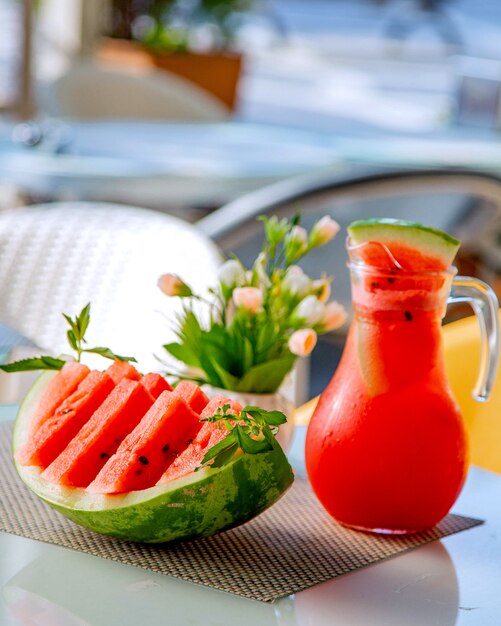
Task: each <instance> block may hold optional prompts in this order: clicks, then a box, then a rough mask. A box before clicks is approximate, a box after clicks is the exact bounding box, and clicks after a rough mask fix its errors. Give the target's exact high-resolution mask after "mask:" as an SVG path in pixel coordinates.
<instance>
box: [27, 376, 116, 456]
mask: <svg viewBox="0 0 501 626" xmlns="http://www.w3.org/2000/svg"><path fill="white" fill-rule="evenodd" d="M114 386H115V385H114V383H113V380H112V379H111V378H110V376H108V374H107V373H106V372H97V371H92V372H91V373H90V374H89V375H88V376H86V377H85V378H84V379H83V381H82V382H81V383H80V384H79V385H78V387H77V389H76V391H74V392H73V393H72V394H71V395H70V396H68V397H67V398H66V400H64V402H62V403H61V404H60V405H59V407H58V408H57V409H56V411H55V412H54V414H53V415H52V416H51V417H49V418H48V419H46V420H45V421H44V423H43V424H42V425H41V426H40V428H38V430H36V431H35V432H34V433H33V436H32V437H31V438H30V439H29V440H28V441H27V442H26V443H25V445H24V446H23V447H22V448H21V449H20V450H19V453H18V460H19V462H20V463H22V464H23V465H38V466H40V467H43V468H45V467H47V466H48V465H49V464H50V463H52V461H53V460H54V459H55V458H56V457H57V456H58V455H59V454H60V453H61V452H62V451H63V450H64V448H65V447H66V446H67V445H68V443H69V442H70V441H71V439H73V437H74V436H75V435H76V434H77V432H78V431H79V430H80V428H82V426H83V425H84V424H85V423H86V422H87V420H88V419H89V418H90V416H91V415H92V414H93V413H94V411H95V410H96V409H97V408H98V407H99V406H100V404H101V403H102V402H103V401H104V399H105V398H106V396H107V395H108V394H109V393H110V392H111V390H112V389H113V387H114Z"/></svg>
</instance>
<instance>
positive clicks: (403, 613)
mask: <svg viewBox="0 0 501 626" xmlns="http://www.w3.org/2000/svg"><path fill="white" fill-rule="evenodd" d="M15 412H16V407H15V406H5V405H4V406H0V420H2V421H4V420H10V419H12V418H13V417H14V415H15ZM303 441H304V428H299V429H298V432H297V433H296V438H295V442H294V445H293V448H292V450H291V453H290V457H291V461H292V463H293V465H294V466H295V467H296V468H297V471H298V472H299V473H303V471H304V469H303V465H302V445H303ZM500 501H501V476H500V475H497V474H494V473H490V472H487V471H483V470H480V469H478V468H474V467H472V468H471V471H470V474H469V477H468V480H467V483H466V486H465V488H464V490H463V493H462V494H461V496H460V498H459V500H458V502H457V503H456V506H455V507H454V511H455V512H458V513H462V514H465V515H471V516H473V517H481V518H483V519H485V520H486V523H485V524H484V525H482V526H479V527H476V528H474V529H471V530H468V531H465V532H462V533H458V534H456V535H452V536H450V537H447V538H445V539H443V540H442V541H439V542H433V543H432V544H429V545H427V546H424V547H421V548H418V549H417V550H414V551H411V552H408V553H406V554H403V555H401V556H398V557H396V558H393V559H389V560H388V561H384V562H382V563H379V564H377V565H374V566H371V567H367V568H365V569H362V570H359V571H357V572H355V573H353V574H350V575H347V576H344V577H340V578H337V579H334V580H332V581H329V582H327V583H324V584H322V585H318V586H317V587H313V588H311V589H308V590H306V591H303V592H301V593H299V594H296V595H295V596H294V597H289V598H284V599H282V600H280V601H279V602H277V603H275V604H263V603H259V602H254V601H252V600H246V599H243V598H239V597H237V596H233V595H231V594H225V593H222V592H218V591H214V590H212V589H208V588H205V587H201V586H198V585H194V584H191V583H186V582H183V581H179V580H176V579H174V578H170V577H166V576H163V575H160V574H155V573H152V572H147V571H143V570H141V569H138V568H134V567H129V566H125V565H120V564H117V563H113V562H111V561H107V560H105V559H99V558H96V557H93V556H90V555H86V554H81V553H77V552H73V551H71V550H67V549H64V548H60V547H56V546H50V545H46V544H43V543H40V542H36V541H32V540H28V539H24V538H21V537H16V536H12V535H9V534H7V533H3V532H1V533H0V585H1V588H2V593H1V595H0V623H1V624H2V626H27V625H29V626H33V625H36V626H118V625H120V626H137V624H138V623H144V624H148V625H150V624H164V623H169V624H176V625H180V626H184V625H186V626H188V625H190V626H192V625H197V624H200V625H202V624H203V625H214V626H216V625H227V624H228V625H230V624H239V625H243V626H245V625H246V624H249V626H250V625H251V624H252V625H254V624H259V625H262V626H267V625H268V624H269V625H272V624H277V625H279V626H284V625H285V626H323V625H326V626H327V625H328V624H329V625H330V624H343V625H347V626H352V625H361V624H371V625H376V626H377V625H379V624H380V625H381V626H382V625H385V626H392V625H397V624H398V625H399V626H400V625H401V624H402V623H406V624H408V625H411V626H413V625H423V626H424V625H429V624H440V625H441V626H446V625H451V626H452V625H453V624H459V625H462V624H464V625H467V624H479V625H482V626H484V625H486V626H489V625H492V626H495V625H496V626H497V625H498V624H499V616H500V615H501V597H500V594H499V580H500V576H501V535H500V534H499V529H500V528H501V507H500V506H499V502H500Z"/></svg>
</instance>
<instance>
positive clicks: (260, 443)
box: [233, 424, 273, 454]
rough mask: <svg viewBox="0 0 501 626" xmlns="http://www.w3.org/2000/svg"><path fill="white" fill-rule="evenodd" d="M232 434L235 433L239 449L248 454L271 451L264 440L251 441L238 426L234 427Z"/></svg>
mask: <svg viewBox="0 0 501 626" xmlns="http://www.w3.org/2000/svg"><path fill="white" fill-rule="evenodd" d="M233 432H234V433H235V437H236V439H237V441H238V445H239V446H240V448H242V450H243V451H244V452H247V453H248V454H259V453H260V452H267V451H268V450H272V449H273V448H272V446H271V445H270V444H269V442H268V441H267V440H266V439H253V438H252V437H251V436H250V435H249V434H248V433H246V432H245V429H244V427H242V426H240V425H238V424H237V426H235V429H234V431H233Z"/></svg>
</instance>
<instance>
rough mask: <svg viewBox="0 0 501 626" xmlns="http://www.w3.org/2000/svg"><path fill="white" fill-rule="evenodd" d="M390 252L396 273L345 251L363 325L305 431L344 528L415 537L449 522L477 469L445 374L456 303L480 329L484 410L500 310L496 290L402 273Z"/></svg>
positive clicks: (317, 479) (322, 486)
mask: <svg viewBox="0 0 501 626" xmlns="http://www.w3.org/2000/svg"><path fill="white" fill-rule="evenodd" d="M362 245H367V244H362ZM370 245H375V244H374V242H371V243H370ZM378 245H383V244H378ZM383 247H384V248H385V252H386V253H387V254H388V255H389V258H390V260H391V263H390V268H391V269H385V270H380V269H378V268H374V267H372V266H368V265H365V264H364V263H363V262H362V261H361V260H360V258H359V257H358V255H357V249H356V247H351V246H350V245H349V244H348V250H349V254H350V262H349V264H348V266H349V269H350V273H351V285H352V300H353V308H354V319H353V322H352V325H351V327H350V331H349V333H348V338H347V342H346V345H345V349H344V352H343V356H342V359H341V362H340V364H339V366H338V368H337V370H336V372H335V374H334V377H333V378H332V380H331V382H330V383H329V385H328V386H327V388H326V390H325V391H324V393H323V394H322V396H321V398H320V401H319V403H318V405H317V408H316V410H315V412H314V414H313V417H312V420H311V422H310V426H309V428H308V432H307V436H306V451H305V454H306V467H307V471H308V476H309V479H310V482H311V485H312V487H313V490H314V491H315V493H316V495H317V497H318V498H319V500H320V501H321V502H322V504H323V505H324V507H325V508H326V509H327V511H328V512H329V513H330V514H331V515H332V516H333V517H334V518H335V519H336V520H337V521H338V522H340V523H342V524H344V525H346V526H349V527H352V528H356V529H359V530H364V531H372V532H380V533H411V532H416V531H419V530H423V529H425V528H430V527H432V526H434V525H435V524H436V523H437V522H439V521H440V520H441V519H442V518H443V517H444V516H445V515H446V514H447V512H448V511H449V509H450V508H451V506H452V505H453V504H454V502H455V500H456V498H457V497H458V495H459V493H460V491H461V488H462V486H463V483H464V480H465V477H466V473H467V468H468V441H467V434H466V431H465V427H464V425H463V420H462V417H461V414H460V411H459V407H458V405H457V403H456V401H455V400H454V398H453V396H452V393H451V390H450V387H449V384H448V382H447V379H446V375H445V369H444V360H443V347H442V332H441V320H442V318H443V316H444V314H445V310H446V306H447V302H448V301H449V302H458V301H463V302H464V301H468V302H470V303H471V304H472V306H473V309H474V311H475V313H476V315H477V317H478V319H479V322H480V327H481V341H482V350H481V367H480V373H479V378H478V382H477V385H476V388H475V390H474V395H475V398H476V399H477V400H479V401H485V400H487V399H488V397H489V394H490V390H491V387H492V384H493V381H494V379H495V376H496V370H497V363H498V317H497V308H498V302H497V298H496V295H495V294H494V292H493V291H492V289H491V288H490V287H489V286H488V285H486V284H485V283H483V282H482V281H480V280H477V279H474V278H468V277H462V276H455V269H451V270H449V271H445V272H416V273H414V272H409V271H405V270H403V269H402V267H401V266H400V265H399V263H398V262H397V261H396V260H395V259H394V258H393V256H392V255H391V252H390V251H389V250H388V249H386V246H384V245H383ZM464 359H465V367H467V366H468V355H467V354H465V355H464Z"/></svg>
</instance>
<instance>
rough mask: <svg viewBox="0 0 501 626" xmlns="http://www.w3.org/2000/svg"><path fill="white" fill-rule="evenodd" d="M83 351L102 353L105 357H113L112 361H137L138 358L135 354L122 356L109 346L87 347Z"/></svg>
mask: <svg viewBox="0 0 501 626" xmlns="http://www.w3.org/2000/svg"><path fill="white" fill-rule="evenodd" d="M82 352H92V353H93V354H100V355H101V356H104V358H106V359H111V360H112V361H132V362H133V363H137V360H136V359H135V358H134V357H133V356H121V355H120V354H115V353H114V352H112V351H111V350H110V349H109V348H102V347H97V348H85V349H84V350H82Z"/></svg>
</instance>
